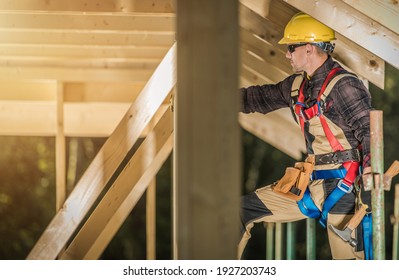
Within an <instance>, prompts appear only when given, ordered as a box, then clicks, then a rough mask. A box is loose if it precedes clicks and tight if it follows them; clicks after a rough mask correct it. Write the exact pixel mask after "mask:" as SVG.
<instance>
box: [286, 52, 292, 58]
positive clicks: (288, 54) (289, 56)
mask: <svg viewBox="0 0 399 280" xmlns="http://www.w3.org/2000/svg"><path fill="white" fill-rule="evenodd" d="M285 57H286V58H288V59H291V53H290V52H289V51H288V50H287V51H286V52H285Z"/></svg>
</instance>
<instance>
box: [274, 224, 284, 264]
mask: <svg viewBox="0 0 399 280" xmlns="http://www.w3.org/2000/svg"><path fill="white" fill-rule="evenodd" d="M275 240H276V242H275V243H276V245H275V254H274V259H275V260H282V259H283V224H282V223H276V238H275Z"/></svg>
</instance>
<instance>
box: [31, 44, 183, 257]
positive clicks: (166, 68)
mask: <svg viewBox="0 0 399 280" xmlns="http://www.w3.org/2000/svg"><path fill="white" fill-rule="evenodd" d="M175 52H176V47H175V46H173V47H172V48H171V50H170V51H169V52H168V54H167V55H166V56H165V58H164V59H163V61H162V62H161V64H160V65H159V66H158V68H157V69H156V71H155V72H154V74H153V75H152V77H151V79H150V80H149V81H148V83H147V85H146V86H145V87H144V89H143V91H142V93H141V94H140V95H139V97H138V98H137V99H136V102H135V103H134V104H133V105H132V106H131V107H130V108H129V110H128V111H127V113H126V114H125V116H124V117H123V119H122V120H121V122H120V124H119V125H118V127H117V128H116V129H115V131H114V132H113V133H112V135H111V136H110V137H109V138H108V139H107V141H106V142H105V143H104V145H103V147H102V148H101V150H100V151H99V153H98V154H97V155H96V157H95V158H94V159H93V161H92V163H91V164H90V166H89V167H88V169H87V170H86V172H85V173H84V174H83V176H82V177H81V179H80V180H79V182H78V183H77V185H76V186H75V188H74V190H73V191H72V193H71V194H70V196H69V197H68V199H67V200H66V202H65V204H64V206H63V208H62V209H61V210H60V211H59V212H58V213H57V214H56V216H55V217H54V218H53V220H52V221H51V223H50V224H49V225H48V227H47V228H46V230H45V231H44V233H43V234H42V236H41V237H40V238H39V240H38V241H37V243H36V245H35V246H34V247H33V249H32V251H31V252H30V253H29V255H28V256H27V259H55V258H56V257H57V255H58V254H59V253H60V251H61V249H62V248H63V247H64V246H65V245H66V243H67V242H68V240H69V238H70V237H71V236H72V234H73V233H74V231H75V230H76V229H77V227H78V226H79V224H80V223H81V221H82V220H83V219H84V217H85V216H86V214H87V213H88V211H89V210H90V208H91V207H92V206H93V204H94V203H95V201H96V200H97V198H98V197H99V195H100V194H101V192H102V191H103V189H104V187H105V185H106V184H107V183H108V181H109V180H110V179H111V177H112V175H113V174H114V172H115V171H116V169H117V168H118V167H119V165H120V164H121V162H122V160H123V159H124V157H125V156H126V154H127V153H128V152H129V151H130V149H131V148H132V147H133V145H134V144H135V143H136V142H137V139H138V138H139V136H140V133H141V131H142V130H143V129H144V128H145V127H146V125H147V124H148V123H149V121H150V120H151V118H152V116H153V115H154V114H155V112H156V111H157V109H158V108H159V106H160V105H161V104H162V102H163V100H164V99H165V98H166V96H167V95H168V93H169V92H170V91H171V89H172V87H173V86H174V84H175V83H176V78H175V77H176V76H175Z"/></svg>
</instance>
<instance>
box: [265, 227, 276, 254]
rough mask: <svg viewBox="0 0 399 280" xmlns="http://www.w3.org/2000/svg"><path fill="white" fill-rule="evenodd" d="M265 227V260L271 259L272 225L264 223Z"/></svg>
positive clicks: (272, 247)
mask: <svg viewBox="0 0 399 280" xmlns="http://www.w3.org/2000/svg"><path fill="white" fill-rule="evenodd" d="M265 225H266V260H272V259H273V257H274V256H273V252H274V225H275V224H274V223H265Z"/></svg>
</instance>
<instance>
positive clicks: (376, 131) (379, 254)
mask: <svg viewBox="0 0 399 280" xmlns="http://www.w3.org/2000/svg"><path fill="white" fill-rule="evenodd" d="M382 128H383V125H382V111H377V110H375V111H371V112H370V153H371V170H372V174H373V179H374V188H373V189H372V191H371V205H372V209H373V257H374V259H376V260H384V259H385V221H384V219H385V211H384V186H383V174H384V140H383V129H382Z"/></svg>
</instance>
